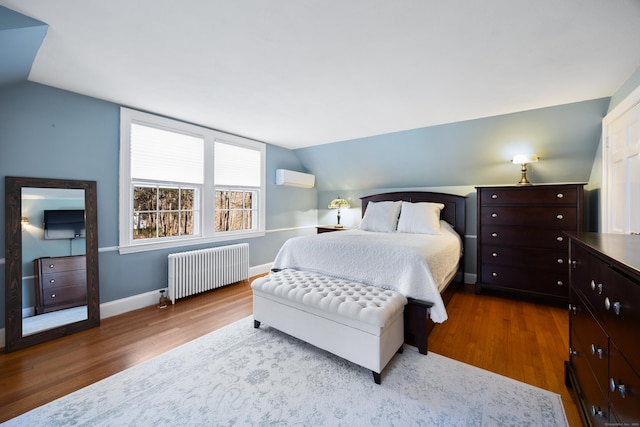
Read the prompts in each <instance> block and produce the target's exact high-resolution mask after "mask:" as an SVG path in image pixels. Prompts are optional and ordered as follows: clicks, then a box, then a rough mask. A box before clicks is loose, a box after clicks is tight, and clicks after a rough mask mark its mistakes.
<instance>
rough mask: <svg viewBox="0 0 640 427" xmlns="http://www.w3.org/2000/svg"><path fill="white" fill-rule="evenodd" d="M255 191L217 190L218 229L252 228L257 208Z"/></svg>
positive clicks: (216, 218) (216, 219)
mask: <svg viewBox="0 0 640 427" xmlns="http://www.w3.org/2000/svg"><path fill="white" fill-rule="evenodd" d="M253 193H254V192H253V191H244V190H228V191H227V190H222V191H216V200H215V206H216V208H215V209H216V215H215V224H216V231H238V230H250V229H252V227H253V217H254V215H255V209H254V206H253V200H254V195H253Z"/></svg>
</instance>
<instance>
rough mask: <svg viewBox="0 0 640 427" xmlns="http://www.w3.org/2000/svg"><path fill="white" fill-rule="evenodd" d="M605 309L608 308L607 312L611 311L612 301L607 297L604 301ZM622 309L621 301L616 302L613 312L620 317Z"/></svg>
mask: <svg viewBox="0 0 640 427" xmlns="http://www.w3.org/2000/svg"><path fill="white" fill-rule="evenodd" d="M604 308H606V309H607V310H611V300H610V299H609V297H605V299H604ZM621 308H622V304H620V301H616V302H614V303H613V311H614V312H615V313H616V314H617V315H618V316H619V315H620V309H621Z"/></svg>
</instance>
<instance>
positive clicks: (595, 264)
mask: <svg viewBox="0 0 640 427" xmlns="http://www.w3.org/2000/svg"><path fill="white" fill-rule="evenodd" d="M570 256H571V269H570V271H571V283H572V285H573V287H574V289H575V290H576V292H579V293H580V294H582V295H583V296H584V298H585V300H586V301H587V303H588V304H589V305H590V306H591V308H592V311H593V313H594V316H596V317H597V318H598V320H599V321H600V322H601V323H604V318H605V315H606V310H605V307H604V298H605V296H604V295H603V294H604V293H605V292H606V293H609V289H608V287H609V282H608V281H607V280H606V276H607V274H608V271H607V270H608V267H607V265H606V264H604V263H603V262H602V261H601V260H600V259H599V258H597V257H595V256H594V255H592V254H591V253H590V252H588V251H587V250H585V249H583V248H582V247H581V246H577V245H575V244H572V245H571V254H570Z"/></svg>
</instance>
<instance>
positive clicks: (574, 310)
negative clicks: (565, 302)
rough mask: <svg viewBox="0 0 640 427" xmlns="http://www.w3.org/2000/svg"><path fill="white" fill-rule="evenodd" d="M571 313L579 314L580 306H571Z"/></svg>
mask: <svg viewBox="0 0 640 427" xmlns="http://www.w3.org/2000/svg"><path fill="white" fill-rule="evenodd" d="M569 312H570V313H573V314H578V306H576V305H572V304H569Z"/></svg>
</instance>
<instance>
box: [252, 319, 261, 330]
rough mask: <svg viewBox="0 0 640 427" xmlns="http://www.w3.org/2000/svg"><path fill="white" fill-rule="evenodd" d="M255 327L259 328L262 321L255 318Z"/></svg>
mask: <svg viewBox="0 0 640 427" xmlns="http://www.w3.org/2000/svg"><path fill="white" fill-rule="evenodd" d="M253 327H254V328H256V329H257V328H259V327H260V321H259V320H256V319H253Z"/></svg>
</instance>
